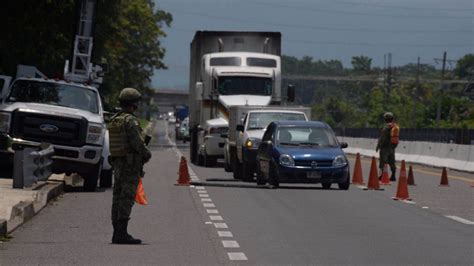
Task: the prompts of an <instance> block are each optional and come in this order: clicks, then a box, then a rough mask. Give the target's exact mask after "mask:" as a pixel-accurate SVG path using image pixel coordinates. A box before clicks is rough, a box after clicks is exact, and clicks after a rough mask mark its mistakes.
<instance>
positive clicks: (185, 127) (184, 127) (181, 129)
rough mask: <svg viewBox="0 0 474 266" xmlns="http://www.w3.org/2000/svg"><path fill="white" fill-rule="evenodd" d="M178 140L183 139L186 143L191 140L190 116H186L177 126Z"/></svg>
mask: <svg viewBox="0 0 474 266" xmlns="http://www.w3.org/2000/svg"><path fill="white" fill-rule="evenodd" d="M175 133H176V134H175V135H176V140H182V141H183V142H184V143H186V141H188V140H189V118H188V117H186V118H185V119H184V120H183V121H182V122H181V123H180V124H179V126H178V127H176V132H175Z"/></svg>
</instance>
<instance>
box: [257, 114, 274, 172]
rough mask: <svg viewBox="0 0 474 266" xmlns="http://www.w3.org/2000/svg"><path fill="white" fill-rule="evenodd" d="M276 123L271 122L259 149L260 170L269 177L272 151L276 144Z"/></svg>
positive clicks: (258, 161)
mask: <svg viewBox="0 0 474 266" xmlns="http://www.w3.org/2000/svg"><path fill="white" fill-rule="evenodd" d="M275 129H276V125H275V124H273V123H271V124H270V125H269V126H268V127H267V130H266V131H265V133H264V134H263V137H262V142H261V143H260V146H259V147H258V151H257V163H258V167H259V168H260V171H261V172H262V173H263V174H264V175H265V176H267V177H268V175H269V173H270V162H271V159H272V158H271V151H272V149H273V145H274V141H273V139H274V137H273V136H274V132H275Z"/></svg>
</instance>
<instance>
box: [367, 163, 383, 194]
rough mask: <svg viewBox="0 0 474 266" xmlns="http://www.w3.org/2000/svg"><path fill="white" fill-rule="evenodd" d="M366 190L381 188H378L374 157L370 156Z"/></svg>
mask: <svg viewBox="0 0 474 266" xmlns="http://www.w3.org/2000/svg"><path fill="white" fill-rule="evenodd" d="M366 190H382V189H380V184H379V177H378V173H377V162H376V160H375V157H372V164H371V165H370V174H369V183H368V184H367V188H366Z"/></svg>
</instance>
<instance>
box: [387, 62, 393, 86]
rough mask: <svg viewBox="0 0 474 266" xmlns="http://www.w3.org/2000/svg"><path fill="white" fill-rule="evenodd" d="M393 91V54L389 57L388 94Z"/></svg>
mask: <svg viewBox="0 0 474 266" xmlns="http://www.w3.org/2000/svg"><path fill="white" fill-rule="evenodd" d="M391 91H392V53H388V55H387V94H388V95H390V92H391Z"/></svg>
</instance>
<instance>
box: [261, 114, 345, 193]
mask: <svg viewBox="0 0 474 266" xmlns="http://www.w3.org/2000/svg"><path fill="white" fill-rule="evenodd" d="M346 147H347V143H339V142H338V140H337V138H336V136H335V135H334V132H333V131H332V129H331V127H329V125H327V124H326V123H323V122H318V121H309V122H303V121H279V122H272V123H271V124H270V125H269V126H268V127H267V130H266V131H265V134H264V135H263V138H262V143H261V144H260V146H259V148H258V152H257V171H258V174H257V184H259V185H263V184H265V183H267V182H268V183H270V184H271V185H273V186H274V187H278V186H279V184H280V183H321V184H322V186H323V188H324V189H329V188H330V187H331V184H332V183H337V184H338V186H339V189H341V190H347V189H349V184H350V183H349V182H350V181H349V161H348V160H347V158H346V156H345V155H344V152H343V151H342V149H343V148H346Z"/></svg>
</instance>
